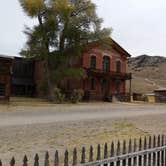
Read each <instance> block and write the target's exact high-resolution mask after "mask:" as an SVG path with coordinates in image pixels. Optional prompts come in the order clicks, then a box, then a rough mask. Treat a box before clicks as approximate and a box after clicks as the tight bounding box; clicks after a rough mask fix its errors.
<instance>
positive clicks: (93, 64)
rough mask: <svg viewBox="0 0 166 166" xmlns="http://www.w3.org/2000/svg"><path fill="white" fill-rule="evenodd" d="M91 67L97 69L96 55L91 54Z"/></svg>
mask: <svg viewBox="0 0 166 166" xmlns="http://www.w3.org/2000/svg"><path fill="white" fill-rule="evenodd" d="M90 67H91V69H96V56H91V59H90Z"/></svg>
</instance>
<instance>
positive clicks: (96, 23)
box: [19, 0, 111, 99]
mask: <svg viewBox="0 0 166 166" xmlns="http://www.w3.org/2000/svg"><path fill="white" fill-rule="evenodd" d="M19 1H20V4H21V6H22V8H23V9H24V11H25V13H26V14H27V15H28V16H29V17H31V18H36V20H37V24H36V25H35V26H34V27H33V28H32V29H30V28H28V27H26V29H25V34H26V35H27V36H28V39H27V42H26V47H25V48H24V49H23V50H22V51H21V54H22V55H24V56H26V57H30V58H32V57H33V58H37V59H40V60H42V61H43V62H44V69H45V73H46V80H47V84H48V89H49V97H50V99H52V97H53V94H52V88H53V86H55V85H58V83H59V82H60V80H62V79H63V78H67V77H76V78H80V77H83V76H84V71H83V69H81V68H80V69H78V68H77V69H73V68H72V65H71V61H72V60H75V58H77V57H78V56H80V55H81V54H82V53H83V50H84V49H85V47H86V46H87V45H88V43H91V42H93V41H97V40H103V39H105V38H108V37H109V35H110V32H111V29H106V28H102V27H101V23H102V21H103V20H102V19H101V18H99V17H98V16H97V14H96V6H95V4H94V3H92V2H91V1H90V0H19Z"/></svg>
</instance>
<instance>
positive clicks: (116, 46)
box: [88, 37, 131, 57]
mask: <svg viewBox="0 0 166 166" xmlns="http://www.w3.org/2000/svg"><path fill="white" fill-rule="evenodd" d="M103 44H105V45H108V46H109V47H110V48H114V49H115V50H117V51H118V52H119V53H121V54H122V55H124V56H126V57H131V54H129V53H128V52H127V51H126V50H125V49H124V48H123V47H122V46H120V45H119V44H118V43H117V42H116V41H115V40H114V39H112V38H111V37H109V38H106V39H105V42H103V41H95V42H91V43H89V47H88V48H93V47H95V46H102V45H103Z"/></svg>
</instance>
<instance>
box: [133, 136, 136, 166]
mask: <svg viewBox="0 0 166 166" xmlns="http://www.w3.org/2000/svg"><path fill="white" fill-rule="evenodd" d="M136 151H137V140H136V139H134V147H133V152H136ZM133 166H137V156H135V157H134V158H133Z"/></svg>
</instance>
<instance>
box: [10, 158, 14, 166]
mask: <svg viewBox="0 0 166 166" xmlns="http://www.w3.org/2000/svg"><path fill="white" fill-rule="evenodd" d="M14 165H15V159H14V157H13V158H12V159H11V161H10V166H14Z"/></svg>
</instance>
